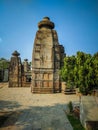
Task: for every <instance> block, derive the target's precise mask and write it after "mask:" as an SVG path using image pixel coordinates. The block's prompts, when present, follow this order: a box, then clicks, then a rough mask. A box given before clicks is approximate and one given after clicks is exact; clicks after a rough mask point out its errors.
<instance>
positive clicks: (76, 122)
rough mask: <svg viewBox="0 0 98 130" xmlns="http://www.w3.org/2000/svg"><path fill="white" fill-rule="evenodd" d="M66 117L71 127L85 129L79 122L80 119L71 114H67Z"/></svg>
mask: <svg viewBox="0 0 98 130" xmlns="http://www.w3.org/2000/svg"><path fill="white" fill-rule="evenodd" d="M67 117H68V119H69V121H70V123H71V125H72V127H73V130H85V129H84V128H83V126H82V125H81V123H80V120H79V119H77V118H75V117H74V116H73V115H72V114H71V115H70V114H67Z"/></svg>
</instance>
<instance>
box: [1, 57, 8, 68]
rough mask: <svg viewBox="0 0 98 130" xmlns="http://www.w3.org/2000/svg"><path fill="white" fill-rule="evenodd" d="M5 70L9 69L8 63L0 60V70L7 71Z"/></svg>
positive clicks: (2, 59)
mask: <svg viewBox="0 0 98 130" xmlns="http://www.w3.org/2000/svg"><path fill="white" fill-rule="evenodd" d="M7 68H9V61H8V60H6V59H4V58H0V69H7Z"/></svg>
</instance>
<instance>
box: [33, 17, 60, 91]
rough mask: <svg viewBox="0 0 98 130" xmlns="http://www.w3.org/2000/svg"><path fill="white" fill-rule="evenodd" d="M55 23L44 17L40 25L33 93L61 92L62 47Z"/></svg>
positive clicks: (35, 56) (34, 54) (34, 66)
mask: <svg viewBox="0 0 98 130" xmlns="http://www.w3.org/2000/svg"><path fill="white" fill-rule="evenodd" d="M54 26H55V25H54V23H53V22H51V21H50V19H49V18H48V17H44V18H43V20H42V21H40V22H39V23H38V28H39V30H38V31H37V33H36V36H35V41H34V48H33V56H32V84H31V91H32V92H33V93H54V92H60V91H61V82H60V76H59V70H60V67H61V59H62V58H61V56H62V55H61V46H60V45H59V42H58V36H57V33H56V31H55V30H53V29H54Z"/></svg>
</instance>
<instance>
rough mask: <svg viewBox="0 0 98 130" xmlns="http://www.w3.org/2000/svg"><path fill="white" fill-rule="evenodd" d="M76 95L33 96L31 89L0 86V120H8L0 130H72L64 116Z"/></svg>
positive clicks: (76, 98)
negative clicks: (69, 103) (67, 106)
mask: <svg viewBox="0 0 98 130" xmlns="http://www.w3.org/2000/svg"><path fill="white" fill-rule="evenodd" d="M69 101H78V97H77V96H76V95H71V96H70V95H64V94H32V93H31V92H30V88H8V84H0V118H1V117H4V116H5V117H7V119H6V121H5V122H4V124H2V125H1V127H0V130H73V128H72V126H71V125H70V123H69V121H68V119H67V117H66V114H65V110H66V105H67V103H68V102H69Z"/></svg>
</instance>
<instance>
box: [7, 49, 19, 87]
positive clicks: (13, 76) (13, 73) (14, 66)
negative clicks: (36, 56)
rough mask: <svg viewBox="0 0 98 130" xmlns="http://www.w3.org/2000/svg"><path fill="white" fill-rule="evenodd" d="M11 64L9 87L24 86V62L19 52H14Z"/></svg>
mask: <svg viewBox="0 0 98 130" xmlns="http://www.w3.org/2000/svg"><path fill="white" fill-rule="evenodd" d="M12 55H13V56H12V57H11V60H10V66H9V87H21V86H22V72H21V71H22V64H21V58H20V57H19V55H20V54H19V53H18V52H17V51H14V52H13V53H12Z"/></svg>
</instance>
